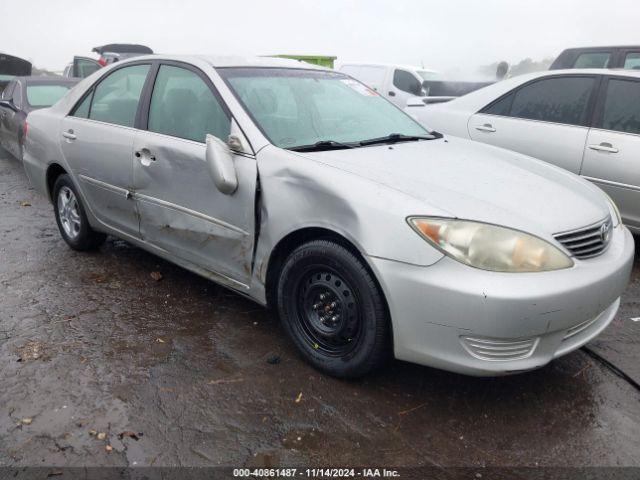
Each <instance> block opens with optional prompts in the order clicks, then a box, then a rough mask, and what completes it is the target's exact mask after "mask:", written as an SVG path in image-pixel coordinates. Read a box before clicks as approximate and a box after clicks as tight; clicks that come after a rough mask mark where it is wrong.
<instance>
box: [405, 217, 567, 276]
mask: <svg viewBox="0 0 640 480" xmlns="http://www.w3.org/2000/svg"><path fill="white" fill-rule="evenodd" d="M408 221H409V224H410V225H411V226H412V227H413V229H414V230H415V231H416V232H418V234H419V235H420V236H422V237H423V238H424V239H425V240H427V241H428V242H429V243H431V244H432V245H434V246H435V247H436V248H438V249H439V250H441V251H442V252H443V253H445V254H446V255H448V256H450V257H451V258H453V259H455V260H458V261H459V262H462V263H464V264H466V265H470V266H472V267H476V268H480V269H482V270H490V271H492V272H544V271H549V270H560V269H562V268H569V267H571V266H573V261H572V260H571V259H570V258H569V257H568V256H567V255H565V254H564V253H563V252H562V251H560V250H559V249H558V248H556V247H554V246H553V245H551V244H550V243H548V242H546V241H544V240H542V239H540V238H538V237H534V236H533V235H529V234H527V233H524V232H520V231H518V230H512V229H510V228H505V227H498V226H496V225H489V224H487V223H479V222H470V221H466V220H452V219H444V218H426V217H410V218H409V219H408Z"/></svg>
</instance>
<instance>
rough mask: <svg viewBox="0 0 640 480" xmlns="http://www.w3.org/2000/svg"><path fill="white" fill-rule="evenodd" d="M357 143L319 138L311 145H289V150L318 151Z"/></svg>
mask: <svg viewBox="0 0 640 480" xmlns="http://www.w3.org/2000/svg"><path fill="white" fill-rule="evenodd" d="M357 146H358V145H351V144H348V143H341V142H336V141H335V140H320V141H318V142H316V143H312V144H311V145H299V146H297V147H291V148H289V150H293V151H294V152H320V151H322V150H340V149H344V148H356V147H357Z"/></svg>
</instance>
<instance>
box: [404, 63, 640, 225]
mask: <svg viewBox="0 0 640 480" xmlns="http://www.w3.org/2000/svg"><path fill="white" fill-rule="evenodd" d="M406 111H407V112H408V113H409V114H411V115H412V116H413V117H414V118H416V119H418V120H419V121H420V122H421V123H422V124H424V125H426V126H428V127H429V128H433V129H435V130H437V131H439V132H442V133H445V134H450V135H455V136H458V137H463V138H471V139H472V140H476V141H479V142H483V143H489V144H492V145H496V146H499V147H503V148H507V149H509V150H514V151H516V152H520V153H524V154H526V155H530V156H532V157H536V158H539V159H541V160H544V161H546V162H549V163H552V164H554V165H557V166H559V167H562V168H564V169H566V170H569V171H571V172H573V173H577V174H580V175H582V176H583V177H585V178H587V179H589V180H591V181H592V182H594V183H595V184H597V185H598V186H599V187H600V188H602V189H603V190H604V191H605V192H607V193H608V194H609V195H610V196H611V197H612V198H613V200H614V201H615V203H616V204H617V205H618V206H619V208H620V210H621V213H622V218H623V221H624V223H625V224H626V225H627V226H628V227H629V228H631V229H632V230H633V231H634V232H635V233H640V71H632V70H603V69H597V70H595V69H593V70H553V71H546V72H537V73H533V74H527V75H521V76H518V77H515V78H511V79H509V80H505V81H503V82H499V83H496V84H494V85H491V86H488V87H485V88H483V89H481V90H477V91H475V92H472V93H470V94H468V95H465V96H464V97H460V98H458V99H456V100H453V101H451V102H448V103H443V104H438V105H429V106H427V105H425V104H424V103H423V102H421V101H409V102H408V103H407V108H406Z"/></svg>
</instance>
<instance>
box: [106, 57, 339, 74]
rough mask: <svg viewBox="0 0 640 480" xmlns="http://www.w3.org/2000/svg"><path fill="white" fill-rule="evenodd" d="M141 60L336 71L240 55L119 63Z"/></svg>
mask: <svg viewBox="0 0 640 480" xmlns="http://www.w3.org/2000/svg"><path fill="white" fill-rule="evenodd" d="M140 60H169V61H176V62H187V63H194V64H198V63H201V62H205V63H207V64H209V65H211V66H212V67H214V68H227V67H258V68H268V67H273V68H298V69H300V68H302V69H305V70H307V69H308V70H327V71H334V70H332V69H330V68H325V67H320V66H318V65H313V64H311V63H307V62H304V61H302V60H292V59H288V58H278V57H266V56H265V57H245V56H240V55H142V56H139V57H134V58H128V59H126V60H122V61H120V62H117V64H118V65H121V64H123V63H125V62H127V63H129V62H136V61H140Z"/></svg>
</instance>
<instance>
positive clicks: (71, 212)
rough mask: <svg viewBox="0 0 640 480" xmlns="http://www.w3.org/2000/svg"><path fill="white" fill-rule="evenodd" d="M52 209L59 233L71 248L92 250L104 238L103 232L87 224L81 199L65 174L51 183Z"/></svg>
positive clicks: (100, 243)
mask: <svg viewBox="0 0 640 480" xmlns="http://www.w3.org/2000/svg"><path fill="white" fill-rule="evenodd" d="M53 210H54V212H55V215H56V222H57V223H58V229H59V230H60V234H61V235H62V238H63V239H64V241H65V242H67V245H69V247H71V248H72V249H73V250H78V251H86V250H92V249H95V248H97V247H99V246H100V245H102V244H103V243H104V241H105V240H106V238H107V236H106V235H105V234H104V233H100V232H96V231H95V230H93V229H92V228H91V225H89V220H88V219H87V215H86V213H85V209H84V205H83V204H82V200H80V196H79V195H78V192H77V191H76V187H75V186H74V185H73V182H72V181H71V177H69V175H67V174H63V175H60V176H59V177H58V178H57V179H56V182H55V183H54V185H53Z"/></svg>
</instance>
